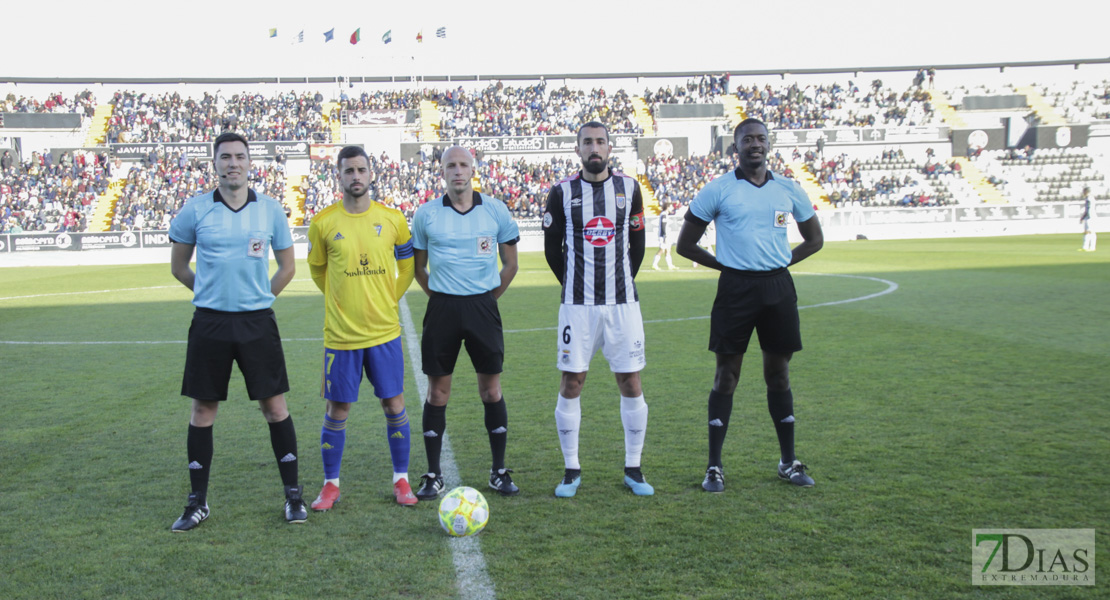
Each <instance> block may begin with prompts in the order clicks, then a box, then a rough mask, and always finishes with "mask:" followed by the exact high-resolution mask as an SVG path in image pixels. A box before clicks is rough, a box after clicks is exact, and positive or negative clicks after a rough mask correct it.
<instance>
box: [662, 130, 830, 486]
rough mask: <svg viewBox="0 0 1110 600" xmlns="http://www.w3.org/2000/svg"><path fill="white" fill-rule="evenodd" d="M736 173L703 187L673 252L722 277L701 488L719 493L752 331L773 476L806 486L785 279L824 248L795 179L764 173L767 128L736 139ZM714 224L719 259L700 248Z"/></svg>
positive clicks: (790, 293)
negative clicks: (775, 445)
mask: <svg viewBox="0 0 1110 600" xmlns="http://www.w3.org/2000/svg"><path fill="white" fill-rule="evenodd" d="M733 140H734V142H735V144H736V149H737V152H738V154H739V157H740V167H739V168H737V169H736V170H735V171H734V172H732V173H727V174H725V175H722V176H720V177H718V178H716V179H714V180H713V181H711V182H710V183H709V184H708V185H706V186H705V187H704V188H702V190H701V191H700V192H698V195H697V197H695V198H694V201H693V202H692V203H691V204H690V210H689V212H687V213H686V217H685V223H684V224H683V226H682V231H681V232H680V233H679V235H678V253H679V255H681V256H684V257H686V258H689V259H690V260H692V261H697V262H699V263H701V264H703V265H705V266H707V267H709V268H712V269H717V270H718V271H721V276H720V281H719V283H718V285H717V297H716V299H715V300H714V301H713V310H712V313H711V317H710V318H711V321H710V326H709V329H710V333H709V349H710V350H711V351H713V352H714V353H715V354H716V357H717V369H716V373H715V375H714V378H713V389H712V391H711V392H710V393H709V410H708V413H709V465H708V467H707V468H706V470H705V480H704V481H703V482H702V488H703V489H705V490H706V491H708V492H723V491H724V489H725V480H724V468H723V466H722V462H721V448H722V447H723V446H724V441H725V435H726V434H727V433H728V421H729V417H730V416H731V414H732V394H733V392H734V391H735V390H736V384H737V383H738V382H739V380H740V366H741V364H742V363H743V361H744V352H745V351H746V350H747V348H748V343H749V341H750V340H751V335H752V331H753V330H754V331H755V332H756V333H757V334H758V336H759V346H760V349H761V350H762V351H763V379H764V382H765V383H766V384H767V408H768V410H769V412H770V413H771V419H772V421H773V422H774V425H775V433H776V434H777V436H778V440H779V452H780V459H779V465H778V476H779V477H780V478H782V479H784V480H786V481H789V482H790V483H793V484H794V485H798V486H802V487H811V486H812V485H813V479H812V478H811V477H809V476H808V475H807V474H806V466H805V465H804V464H802V463H801V461H799V460H797V457H796V456H795V455H794V395H793V391H792V390H791V388H790V358H791V357H792V356H793V355H794V353H795V352H797V351H799V350H801V349H802V336H801V328H800V323H799V318H798V295H797V292H796V291H795V289H794V281H793V279H791V277H790V272H789V271H788V270H787V267H788V266H789V265H793V264H795V263H797V262H799V261H801V260H804V259H805V258H807V257H809V256H811V255H813V254H814V253H815V252H817V251H818V250H820V249H821V246H822V245H823V244H824V235H823V234H822V233H821V224H820V222H819V221H818V220H817V217H816V212H815V211H814V209H813V204H812V203H811V202H810V201H809V197H808V196H806V193H805V192H804V191H802V189H801V187H800V186H799V185H798V184H797V183H796V182H794V181H793V180H791V179H787V178H785V177H776V176H775V175H774V174H772V173H771V172H770V171H768V170H767V153H768V152H769V151H770V149H771V143H770V140H769V137H768V132H767V126H766V125H764V124H763V123H762V122H761V121H759V120H757V119H745V120H744V121H742V122H741V123H740V124H739V125H737V127H736V130H735V131H734V132H733ZM791 216H793V218H794V220H795V222H796V223H797V225H798V231H799V232H800V233H801V234H802V239H803V241H802V243H801V244H798V245H797V246H796V247H794V249H793V250H791V248H790V244H789V243H788V241H787V235H786V228H787V226H788V225H789V223H790V217H791ZM711 222H716V223H717V242H718V244H717V255H716V256H713V255H712V254H710V253H709V252H706V251H705V250H703V249H702V248H700V247H698V240H699V239H701V237H702V234H704V233H705V230H706V227H707V226H708V225H709V223H711Z"/></svg>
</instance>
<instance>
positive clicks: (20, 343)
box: [0, 273, 898, 397]
mask: <svg viewBox="0 0 1110 600" xmlns="http://www.w3.org/2000/svg"><path fill="white" fill-rule="evenodd" d="M795 275H817V276H823V277H847V278H850V279H866V280H868V281H877V282H879V283H883V284H886V286H887V287H886V289H885V290H882V291H879V292H875V293H874V294H868V295H866V296H858V297H855V298H847V299H845V300H831V301H829V302H821V303H818V304H806V305H804V306H799V307H798V310H802V309H804V308H817V307H820V306H836V305H838V304H850V303H852V302H862V301H864V300H871V299H873V298H878V297H880V296H885V295H887V294H890V293H893V292H895V291H897V290H898V284H897V283H895V282H893V281H890V280H887V279H880V278H878V277H868V276H866V275H841V274H837V273H795ZM294 281H296V280H294ZM306 281H307V280H306ZM159 287H162V288H164V287H174V286H159ZM148 289H158V288H131V290H148ZM122 291H130V290H99V291H96V292H67V294H99V293H104V292H122ZM43 295H44V296H57V295H62V294H43ZM19 297H20V298H32V297H39V296H19ZM7 299H9V298H0V300H7ZM407 309H408V305H407V304H405V310H407ZM708 318H709V315H700V316H697V317H680V318H676V319H650V320H647V321H644V324H645V325H647V324H651V323H678V322H681V321H703V320H705V319H708ZM409 319H410V321H411V319H412V316H411V313H410V314H409ZM410 329H411V327H409V328H407V329H406V330H410ZM557 329H558V327H533V328H529V329H506V330H505V333H531V332H536V331H555V330H557ZM281 341H282V343H285V342H322V341H324V338H283V339H282V340H281ZM184 343H185V340H153V341H91V342H73V341H59V342H34V341H31V342H28V341H5V340H0V346H2V345H9V346H105V345H113V344H140V345H157V344H184ZM411 345H412V344H411V341H410V346H411ZM418 358H419V355H414V358H413V361H414V362H413V364H419V362H418V361H417V359H418ZM419 375H420V376H423V373H420V374H419ZM426 384H427V382H425V385H426ZM425 391H426V390H422V391H421V392H420V395H421V397H423V396H424V394H425Z"/></svg>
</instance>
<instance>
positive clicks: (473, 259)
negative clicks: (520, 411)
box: [412, 146, 520, 500]
mask: <svg viewBox="0 0 1110 600" xmlns="http://www.w3.org/2000/svg"><path fill="white" fill-rule="evenodd" d="M440 162H441V164H442V167H443V178H444V179H445V180H446V183H447V193H446V194H444V195H443V197H442V198H435V199H432V200H429V201H428V202H426V203H424V204H422V205H421V206H420V208H418V209H417V210H416V214H415V215H414V216H413V219H412V247H413V251H414V257H415V259H416V281H417V283H419V284H420V287H421V288H422V289H423V290H424V293H426V294H428V296H429V300H428V307H427V309H426V310H425V312H424V324H423V338H422V339H421V341H420V355H421V362H422V363H423V369H424V374H425V375H427V376H428V398H427V400H426V401H425V402H424V415H423V429H424V449H425V451H427V453H428V473H427V474H425V475H424V476H423V477H422V478H421V480H420V489H419V490H417V492H416V497H417V498H419V499H421V500H432V499H434V498H435V497H436V496H438V495H439V494H441V493H442V492H443V487H444V483H443V471H442V470H441V469H440V460H439V459H440V453H441V452H442V449H443V433H444V431H446V429H447V402H448V401H449V400H450V399H451V375H452V373H454V371H455V362H456V361H457V360H458V358H459V350H460V349H461V347H462V344H463V342H465V343H466V352H467V354H469V355H470V362H471V364H473V365H474V370H475V371H476V372H477V373H478V395H479V396H480V397H481V399H482V407H483V409H484V410H485V425H486V432H487V433H488V434H489V446H490V453H491V454H492V455H493V464H492V466H491V468H490V476H489V487H490V488H492V489H494V490H497V491H498V492H499V493H500V494H501V495H503V496H512V495H514V494H517V493H519V492H520V488H518V487H517V486H516V484H514V483H513V479H512V476H511V475H510V473H512V469H506V468H505V446H506V443H507V441H508V427H509V415H508V412H507V410H506V408H505V399H504V397H503V396H502V393H501V371H502V368H503V366H504V362H505V337H504V334H503V333H502V330H501V313H500V312H499V311H498V309H497V299H498V298H500V297H501V295H502V294H504V293H505V290H507V289H508V288H509V284H510V283H511V282H512V280H513V277H515V276H516V272H517V268H518V266H517V249H516V243H517V242H519V241H520V231H519V229H518V228H517V225H516V222H515V221H513V218H512V216H511V215H510V214H509V209H508V208H507V207H506V206H505V203H503V202H501V201H500V200H498V199H496V198H494V197H492V196H487V195H485V194H481V193H478V192H476V191H474V189H473V188H472V184H471V180H472V179H473V178H474V157H473V156H471V154H470V151H469V150H467V149H466V148H463V147H461V146H452V147H450V148H448V149H447V150H446V151H445V152H444V153H443V157H442V158H441V160H440ZM498 256H500V257H501V269H500V270H498V268H497V258H498Z"/></svg>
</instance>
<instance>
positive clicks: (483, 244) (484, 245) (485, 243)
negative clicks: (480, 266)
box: [478, 235, 494, 256]
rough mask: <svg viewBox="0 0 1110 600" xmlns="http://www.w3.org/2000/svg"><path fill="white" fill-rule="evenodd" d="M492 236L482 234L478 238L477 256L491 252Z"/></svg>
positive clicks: (487, 254)
mask: <svg viewBox="0 0 1110 600" xmlns="http://www.w3.org/2000/svg"><path fill="white" fill-rule="evenodd" d="M493 246H494V243H493V238H492V237H491V236H488V235H483V236H481V237H479V238H478V256H489V255H490V254H493Z"/></svg>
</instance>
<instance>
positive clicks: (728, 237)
mask: <svg viewBox="0 0 1110 600" xmlns="http://www.w3.org/2000/svg"><path fill="white" fill-rule="evenodd" d="M690 214H692V215H693V216H695V217H697V218H698V219H701V220H702V221H705V222H707V223H708V222H711V221H716V223H717V261H718V262H720V263H721V264H722V265H724V266H726V267H730V268H733V269H740V270H742V271H771V270H774V269H779V268H782V267H785V266H787V265H789V264H790V243H789V242H788V241H787V239H786V228H787V226H788V225H789V224H790V219H789V217H790V216H791V215H792V216H793V217H794V220H795V221H797V222H799V223H800V222H802V221H808V220H809V219H811V218H813V216H814V215H815V214H816V212H815V211H814V210H813V204H812V203H810V201H809V196H807V195H806V193H805V192H804V191H803V190H802V187H801V186H800V185H798V183H797V182H795V181H794V180H792V179H788V178H786V177H775V176H773V175H772V174H771V172H770V171H768V172H767V181H765V182H763V185H761V186H755V185H753V184H752V182H750V181H748V180H747V179H744V176H743V173H742V172H741V171H740V169H736V170H735V171H733V172H732V173H727V174H725V175H722V176H720V177H718V178H716V179H714V180H713V181H711V182H709V183H708V184H707V185H706V186H705V187H703V188H702V189H701V191H700V192H698V195H697V196H696V197H695V198H694V201H693V202H691V203H690Z"/></svg>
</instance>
